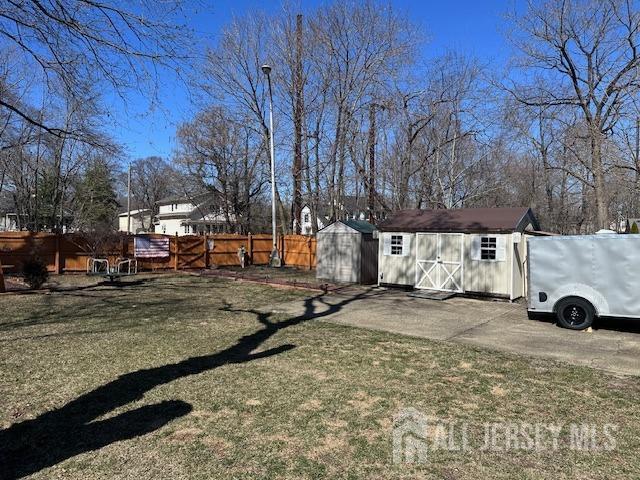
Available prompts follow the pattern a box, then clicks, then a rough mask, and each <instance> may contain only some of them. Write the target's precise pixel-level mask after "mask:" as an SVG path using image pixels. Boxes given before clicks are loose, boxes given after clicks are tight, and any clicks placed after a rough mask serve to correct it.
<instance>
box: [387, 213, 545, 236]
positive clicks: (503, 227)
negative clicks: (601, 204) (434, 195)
mask: <svg viewBox="0 0 640 480" xmlns="http://www.w3.org/2000/svg"><path fill="white" fill-rule="evenodd" d="M529 224H531V225H532V226H533V230H539V229H540V227H539V225H538V222H537V220H536V218H535V217H534V215H533V212H532V211H531V209H529V208H525V207H520V208H459V209H450V210H445V209H443V210H419V209H418V210H401V211H399V212H396V213H395V214H393V215H391V216H389V217H388V218H387V219H386V220H383V221H382V222H380V223H379V224H378V229H379V230H381V231H388V232H461V233H473V232H516V231H524V230H525V229H526V228H527V226H528V225H529Z"/></svg>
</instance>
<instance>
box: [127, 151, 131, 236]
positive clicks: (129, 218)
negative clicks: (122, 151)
mask: <svg viewBox="0 0 640 480" xmlns="http://www.w3.org/2000/svg"><path fill="white" fill-rule="evenodd" d="M130 233H131V162H129V175H128V178H127V235H129V234H130Z"/></svg>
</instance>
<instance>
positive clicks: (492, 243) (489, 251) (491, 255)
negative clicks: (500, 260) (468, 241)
mask: <svg viewBox="0 0 640 480" xmlns="http://www.w3.org/2000/svg"><path fill="white" fill-rule="evenodd" d="M497 245H498V239H497V238H496V237H482V238H480V260H495V259H496V250H497Z"/></svg>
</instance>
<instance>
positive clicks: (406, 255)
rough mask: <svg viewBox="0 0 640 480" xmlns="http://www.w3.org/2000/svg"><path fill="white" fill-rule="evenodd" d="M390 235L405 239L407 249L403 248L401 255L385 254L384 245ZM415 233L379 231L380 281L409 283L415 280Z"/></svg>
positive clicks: (393, 283)
mask: <svg viewBox="0 0 640 480" xmlns="http://www.w3.org/2000/svg"><path fill="white" fill-rule="evenodd" d="M392 235H402V236H403V239H405V242H406V243H405V245H406V246H407V251H406V252H405V251H404V250H405V249H404V248H403V255H401V256H400V255H385V252H384V249H385V248H384V245H385V242H386V243H387V245H388V244H389V241H390V239H391V236H392ZM415 237H416V236H415V234H413V233H406V232H405V233H403V232H380V237H379V239H380V240H379V242H378V280H379V282H380V283H388V284H392V285H411V286H413V285H414V283H415V281H416V278H415V277H416V255H415Z"/></svg>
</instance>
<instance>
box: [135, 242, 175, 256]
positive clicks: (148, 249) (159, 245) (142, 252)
mask: <svg viewBox="0 0 640 480" xmlns="http://www.w3.org/2000/svg"><path fill="white" fill-rule="evenodd" d="M134 250H135V256H136V258H161V257H168V256H169V239H168V238H166V237H163V238H151V237H135V239H134Z"/></svg>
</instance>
